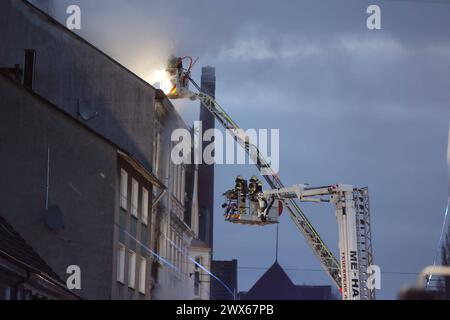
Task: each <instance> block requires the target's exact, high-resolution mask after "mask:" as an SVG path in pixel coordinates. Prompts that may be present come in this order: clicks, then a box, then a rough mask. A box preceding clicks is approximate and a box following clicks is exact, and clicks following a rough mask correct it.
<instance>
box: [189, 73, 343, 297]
mask: <svg viewBox="0 0 450 320" xmlns="http://www.w3.org/2000/svg"><path fill="white" fill-rule="evenodd" d="M190 80H191V82H192V83H193V85H194V86H195V87H196V88H197V90H198V91H199V93H195V94H194V96H193V97H191V98H192V99H195V98H197V99H199V100H200V102H201V103H202V104H203V106H204V107H205V108H207V109H208V110H209V111H210V112H211V113H212V114H213V115H214V117H215V118H216V119H217V121H219V122H220V124H221V125H222V126H223V127H224V128H225V129H226V130H227V131H228V132H229V133H230V134H231V135H232V136H233V137H234V139H235V140H236V141H237V142H238V143H239V144H240V145H241V146H242V147H243V148H244V150H245V151H246V152H247V153H248V154H249V156H250V158H251V159H252V161H253V162H254V163H255V164H256V166H257V167H258V169H259V170H260V172H261V173H262V174H263V176H264V178H265V180H266V181H267V183H268V184H269V186H270V187H271V188H272V189H283V188H284V185H283V183H282V182H281V180H280V178H279V176H278V175H277V174H276V173H275V172H274V171H273V170H272V169H271V167H270V164H269V163H268V162H267V161H266V160H265V159H264V157H263V156H262V155H261V153H260V152H259V150H258V148H257V147H256V146H255V145H254V144H253V143H252V141H250V139H249V137H248V136H247V135H246V134H245V131H244V130H242V129H241V128H240V127H239V126H238V125H237V124H236V123H235V122H234V121H233V120H232V119H231V117H230V116H229V115H228V114H227V113H226V112H225V110H223V109H222V107H221V106H220V105H219V104H218V103H217V102H216V100H215V99H214V98H212V97H211V96H209V95H207V94H205V93H202V92H201V89H200V87H199V86H198V85H197V84H196V83H195V82H194V81H193V80H192V79H190ZM283 203H284V206H285V207H286V208H287V209H288V210H289V213H290V217H291V218H292V220H293V221H294V223H295V225H296V226H297V227H298V228H299V230H300V232H301V233H302V234H303V236H304V237H305V239H306V241H307V242H308V244H309V246H310V247H311V248H312V250H313V252H314V253H315V254H316V256H317V257H318V258H319V260H320V263H321V264H322V267H323V268H324V269H325V271H326V272H327V273H328V274H329V275H330V277H331V278H332V280H333V281H334V282H335V284H336V285H337V286H338V288H341V273H340V264H339V262H338V260H336V258H335V257H334V255H333V254H332V253H331V251H330V249H329V248H328V247H327V246H326V244H325V243H324V242H323V240H322V238H321V237H320V236H319V234H318V233H317V231H316V230H315V229H314V227H313V226H312V224H311V223H310V221H309V220H308V218H307V217H306V216H305V214H304V213H303V211H302V210H301V209H300V207H299V206H298V204H297V202H296V200H295V199H284V200H283Z"/></svg>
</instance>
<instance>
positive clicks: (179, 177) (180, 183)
mask: <svg viewBox="0 0 450 320" xmlns="http://www.w3.org/2000/svg"><path fill="white" fill-rule="evenodd" d="M170 174H171V177H172V187H171V192H172V195H173V196H174V197H175V199H177V200H178V201H179V202H180V203H181V204H183V205H184V198H185V197H184V196H185V190H184V189H185V185H186V169H185V168H184V165H183V164H181V165H176V164H173V163H172V162H171V168H170Z"/></svg>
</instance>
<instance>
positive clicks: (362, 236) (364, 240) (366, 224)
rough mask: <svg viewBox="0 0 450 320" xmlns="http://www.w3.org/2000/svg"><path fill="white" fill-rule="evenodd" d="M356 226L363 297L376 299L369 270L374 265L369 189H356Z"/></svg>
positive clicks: (364, 298)
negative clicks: (370, 281) (369, 281)
mask: <svg viewBox="0 0 450 320" xmlns="http://www.w3.org/2000/svg"><path fill="white" fill-rule="evenodd" d="M354 201H355V206H356V228H357V241H358V258H359V268H360V273H359V275H360V284H361V299H363V300H374V299H375V289H369V285H368V283H367V282H368V278H369V274H368V270H369V267H370V266H372V265H373V250H372V229H371V222H370V206H369V190H368V188H363V189H355V190H354Z"/></svg>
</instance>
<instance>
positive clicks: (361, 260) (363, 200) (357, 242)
mask: <svg viewBox="0 0 450 320" xmlns="http://www.w3.org/2000/svg"><path fill="white" fill-rule="evenodd" d="M185 60H188V61H189V67H188V68H184V66H183V62H184V61H185ZM195 63H196V61H194V60H193V59H192V58H191V57H184V58H178V57H173V56H172V57H171V58H170V59H169V63H168V67H167V69H166V71H167V74H168V75H169V77H170V81H171V85H172V88H171V90H170V92H168V93H166V95H167V97H168V98H169V99H191V100H192V101H195V100H199V101H200V102H201V104H202V105H203V107H205V108H206V109H208V110H209V111H210V112H211V114H212V115H213V116H214V117H215V119H216V120H217V121H218V122H219V123H220V124H221V125H222V126H223V127H224V128H225V130H226V131H227V132H228V133H230V134H231V135H232V136H233V138H234V139H235V140H236V142H237V143H238V144H239V145H240V146H241V147H242V148H244V150H245V151H246V152H247V153H248V154H249V156H250V158H251V159H252V161H253V162H254V163H255V165H256V167H257V168H258V170H259V171H260V172H261V173H262V175H263V177H264V179H265V180H266V182H267V183H268V185H269V186H270V188H271V189H272V190H287V189H286V188H285V186H284V184H283V183H282V181H281V179H280V177H279V176H278V174H277V173H276V172H274V170H273V169H272V168H271V166H270V164H269V163H268V161H266V159H265V158H264V157H263V156H262V154H261V153H260V152H259V150H258V148H257V146H256V145H254V144H253V142H252V141H251V139H250V138H249V137H248V136H247V135H246V134H245V131H244V130H242V129H241V128H240V127H239V126H238V125H237V124H236V123H235V122H234V121H233V119H232V118H231V117H230V116H229V115H228V114H227V113H226V112H225V110H224V109H223V108H222V107H221V106H220V105H219V103H218V102H217V101H216V100H215V99H214V98H213V97H211V96H210V95H208V94H206V93H203V92H202V91H201V88H200V87H199V86H198V85H197V84H196V82H195V81H194V80H193V79H192V78H191V71H192V68H193V67H194V65H195ZM191 83H192V84H193V85H194V87H195V88H196V89H197V91H198V92H193V91H191V90H190V89H189V85H190V84H191ZM350 194H359V195H361V197H356V198H355V199H354V206H355V208H359V205H360V204H361V206H362V207H361V210H360V211H356V209H355V211H354V210H352V211H351V212H352V214H351V215H352V218H350V219H348V221H347V222H346V223H343V222H342V221H344V219H341V220H342V221H341V222H340V223H339V225H340V238H341V241H340V243H343V242H342V239H347V238H348V235H347V232H348V229H352V230H353V229H354V230H357V232H354V233H352V234H351V236H350V238H351V239H352V241H351V242H352V245H351V248H350V247H349V246H347V248H349V249H351V251H350V252H348V249H343V250H345V251H346V252H345V254H343V255H342V250H341V257H340V258H341V263H339V262H338V260H337V259H336V258H335V256H334V255H333V253H332V252H331V251H330V249H329V248H328V247H327V245H326V244H325V243H324V241H323V240H322V238H321V237H320V235H319V234H318V232H317V231H316V229H315V228H314V227H313V225H312V224H311V222H310V221H309V220H308V218H307V217H306V215H305V214H304V212H303V211H302V209H301V208H300V207H299V205H298V204H297V200H298V197H284V196H283V197H282V196H280V195H278V198H279V200H280V201H282V203H283V206H284V207H285V208H287V210H288V211H289V213H290V217H291V219H292V221H293V222H294V223H295V225H296V226H297V227H298V229H299V230H300V232H301V233H302V234H303V236H304V237H305V239H306V241H307V243H308V244H309V246H310V247H311V249H312V250H313V252H314V254H315V255H316V256H317V258H318V259H319V261H320V263H321V265H322V267H323V269H324V270H325V271H326V272H327V273H328V274H329V276H330V277H331V279H332V281H333V282H334V283H335V285H336V286H337V287H338V288H339V290H340V291H341V292H342V297H343V299H349V300H358V299H374V298H375V292H374V290H365V291H367V292H363V293H361V292H360V293H358V294H353V293H352V292H351V288H352V285H351V283H352V282H353V283H355V281H356V280H355V279H358V281H359V284H358V286H359V288H360V287H361V286H360V284H361V283H365V281H366V280H367V269H364V268H365V267H366V266H370V265H372V263H373V255H372V244H371V228H370V226H371V225H370V213H369V207H368V193H367V190H365V191H364V190H363V189H360V190H352V191H345V196H346V197H350ZM349 199H350V198H349ZM356 200H357V201H356ZM348 201H350V200H348ZM350 202H351V201H350ZM343 204H345V206H344V208H347V205H349V203H347V202H345V201H344V202H339V205H343ZM349 206H350V207H352V206H351V205H349ZM356 206H357V207H356ZM346 210H347V209H344V212H346ZM339 212H342V210H341V211H339ZM353 212H355V217H353ZM356 212H357V213H356ZM339 215H345V214H342V213H340V214H339ZM350 224H352V225H353V226H352V227H351V228H350V227H349V226H350ZM342 237H344V238H342ZM355 238H356V239H355ZM345 241H347V240H345ZM355 251H356V254H355V253H354V252H355ZM355 258H356V259H357V265H358V270H353V269H352V271H351V272H349V269H348V266H350V265H351V263H352V261H353V260H354V259H355ZM343 259H344V260H343ZM348 259H350V260H348ZM343 262H344V263H343ZM348 262H350V265H348ZM341 265H344V268H341ZM351 266H353V267H354V264H353V265H351ZM364 287H366V286H365V285H364ZM363 291H364V290H363Z"/></svg>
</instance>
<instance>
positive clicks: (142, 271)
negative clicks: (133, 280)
mask: <svg viewBox="0 0 450 320" xmlns="http://www.w3.org/2000/svg"><path fill="white" fill-rule="evenodd" d="M146 274H147V260H146V259H144V258H141V261H140V262H139V292H140V293H142V294H145V287H146V285H145V278H146Z"/></svg>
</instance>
